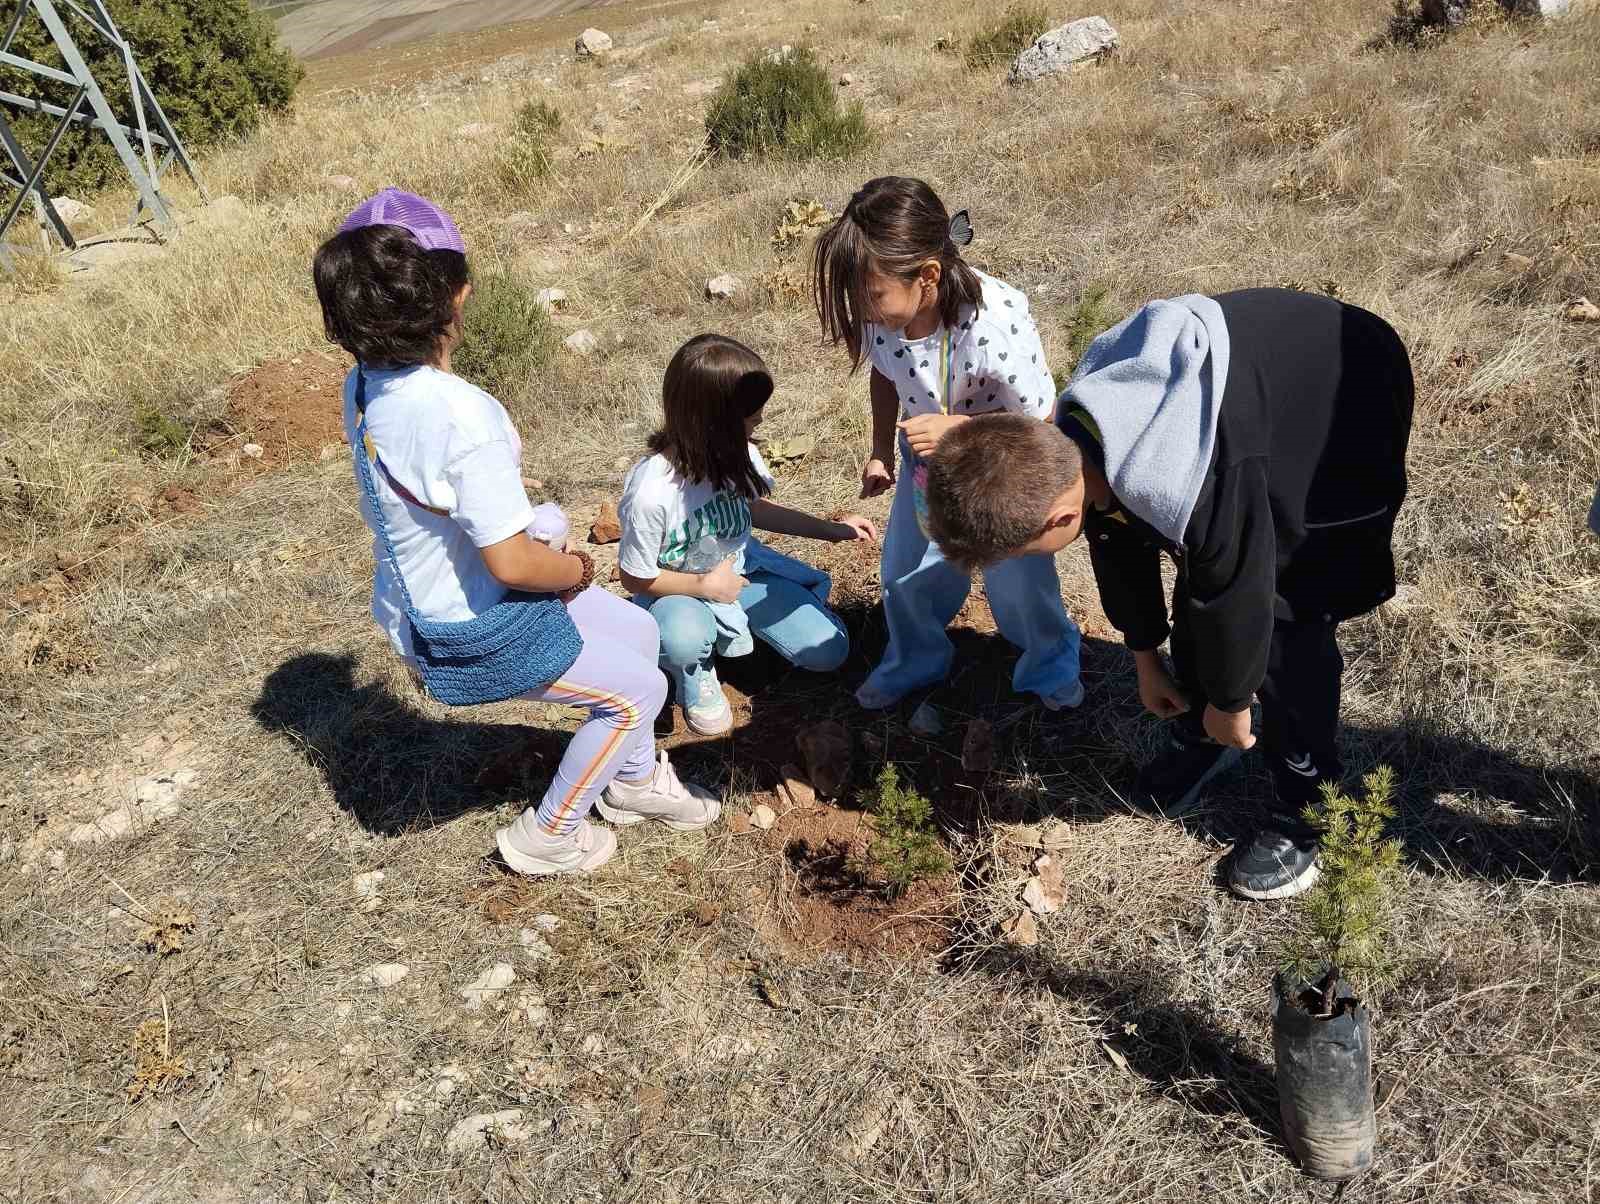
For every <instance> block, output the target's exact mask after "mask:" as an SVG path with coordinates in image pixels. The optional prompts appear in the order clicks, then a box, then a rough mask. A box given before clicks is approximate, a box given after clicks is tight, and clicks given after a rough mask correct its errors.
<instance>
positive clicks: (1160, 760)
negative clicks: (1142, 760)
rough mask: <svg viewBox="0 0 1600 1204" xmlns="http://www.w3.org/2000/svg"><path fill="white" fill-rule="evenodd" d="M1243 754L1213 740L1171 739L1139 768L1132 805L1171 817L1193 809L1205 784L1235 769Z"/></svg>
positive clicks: (1173, 817)
mask: <svg viewBox="0 0 1600 1204" xmlns="http://www.w3.org/2000/svg"><path fill="white" fill-rule="evenodd" d="M1242 755H1243V754H1242V753H1241V752H1240V751H1239V750H1238V749H1237V748H1224V747H1223V746H1222V745H1220V744H1216V743H1213V742H1212V741H1210V740H1184V739H1182V738H1180V737H1178V736H1171V737H1169V739H1168V745H1167V748H1166V749H1165V750H1164V751H1162V752H1161V753H1160V754H1158V755H1157V757H1156V759H1155V760H1154V761H1152V762H1150V764H1148V765H1146V766H1145V767H1144V768H1143V769H1141V770H1140V771H1139V777H1138V779H1137V780H1136V781H1135V782H1134V784H1133V805H1134V806H1136V807H1138V808H1139V809H1140V810H1141V811H1148V812H1151V813H1153V814H1156V815H1161V816H1165V817H1166V818H1168V819H1176V818H1177V817H1178V816H1180V815H1186V814H1188V813H1189V812H1190V811H1193V810H1194V808H1195V806H1196V804H1198V803H1199V801H1200V792H1201V790H1202V789H1204V787H1205V784H1206V783H1207V782H1209V781H1210V780H1211V779H1212V778H1214V777H1216V776H1217V775H1218V774H1219V773H1223V772H1224V771H1226V770H1228V769H1230V768H1232V767H1233V766H1234V765H1236V764H1237V763H1238V761H1239V758H1240V756H1242Z"/></svg>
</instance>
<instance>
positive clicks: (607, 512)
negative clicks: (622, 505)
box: [589, 498, 622, 544]
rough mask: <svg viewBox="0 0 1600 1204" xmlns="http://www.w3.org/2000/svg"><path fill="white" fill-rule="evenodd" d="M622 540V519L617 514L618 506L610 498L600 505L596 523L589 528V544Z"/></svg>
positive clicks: (596, 514) (596, 513) (595, 517)
mask: <svg viewBox="0 0 1600 1204" xmlns="http://www.w3.org/2000/svg"><path fill="white" fill-rule="evenodd" d="M621 538H622V518H621V516H620V515H618V514H617V504H616V503H615V502H613V501H612V500H611V499H610V498H607V499H606V500H605V501H603V502H601V503H600V509H599V510H598V511H596V512H595V516H594V522H593V523H591V524H590V526H589V542H590V543H592V544H608V543H616V542H617V541H618V540H620V539H621Z"/></svg>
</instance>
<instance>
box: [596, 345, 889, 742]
mask: <svg viewBox="0 0 1600 1204" xmlns="http://www.w3.org/2000/svg"><path fill="white" fill-rule="evenodd" d="M772 388H773V386H772V374H771V373H769V372H768V371H767V366H766V365H765V364H764V363H762V362H761V357H760V356H758V355H757V354H756V353H755V352H754V351H751V350H750V349H749V348H748V347H746V346H744V345H743V344H742V343H737V342H735V341H734V340H733V339H730V338H725V337H724V336H722V335H717V334H703V335H699V336H697V337H695V338H692V339H690V340H689V341H688V342H687V343H685V344H684V345H683V346H682V347H680V348H679V349H678V352H677V354H676V355H674V356H673V357H672V362H671V363H670V364H668V365H667V375H666V379H665V381H664V382H663V384H662V389H661V395H662V408H663V410H664V411H665V419H666V420H665V422H664V424H663V425H662V427H661V429H660V430H659V431H658V432H656V434H654V435H653V436H651V438H650V451H651V453H652V454H651V455H649V456H647V457H646V458H645V459H643V460H640V461H639V462H638V463H637V464H635V465H634V466H633V468H632V469H630V470H629V472H628V476H627V480H626V481H625V483H624V485H623V491H622V504H621V506H620V507H619V508H618V509H619V511H620V514H621V517H622V548H621V551H620V553H619V554H618V563H619V565H620V567H621V572H622V583H623V585H624V586H626V587H627V588H628V589H629V590H631V591H632V592H633V594H634V599H635V601H637V602H638V603H639V604H640V605H641V606H643V607H645V608H647V609H648V610H649V611H650V613H651V615H652V616H654V618H655V620H656V623H657V624H658V625H659V626H660V628H661V664H662V667H663V668H665V669H666V670H667V671H668V672H669V673H670V674H672V676H673V678H674V680H675V681H676V683H677V687H678V701H679V703H680V704H681V705H682V706H683V711H684V720H685V722H686V723H687V724H688V725H689V727H690V729H691V730H693V731H696V732H699V733H701V734H703V735H708V736H711V735H718V734H720V733H722V732H725V731H727V730H728V729H729V728H730V727H732V726H733V711H732V709H731V708H730V707H729V706H728V700H727V697H726V696H725V695H724V694H723V692H722V685H721V683H720V682H719V681H718V680H717V670H716V663H715V656H716V654H718V653H720V654H722V655H723V656H743V655H745V654H746V653H748V652H749V651H750V650H751V648H752V647H753V646H754V645H753V643H752V636H753V637H754V638H755V639H759V640H761V641H762V642H763V643H765V644H768V645H770V646H771V647H773V648H775V649H776V650H777V651H778V652H779V653H781V654H782V656H783V657H784V659H785V660H787V661H788V662H789V663H790V664H792V665H796V666H798V667H799V668H802V669H811V670H814V671H816V672H821V673H825V672H829V671H831V670H834V669H837V668H838V667H839V666H840V665H841V664H842V663H843V662H844V658H845V654H846V653H847V652H848V651H849V649H850V641H849V637H848V636H847V635H846V634H845V629H844V624H842V623H841V622H839V619H838V616H836V615H835V614H834V613H833V612H832V611H831V610H829V609H828V605H827V603H828V590H829V588H830V586H831V582H830V581H829V579H828V575H827V574H826V573H824V572H822V571H821V570H819V569H814V568H812V567H811V566H810V565H808V564H804V563H802V562H801V561H798V560H794V559H792V558H791V557H788V556H784V555H781V554H780V553H778V552H774V551H773V550H772V549H771V548H768V547H767V546H766V545H765V544H763V543H762V542H761V541H760V540H758V539H755V538H753V537H752V536H751V534H750V532H751V530H752V528H753V529H754V530H757V531H771V532H773V533H774V534H779V535H798V536H800V537H802V538H805V539H825V540H829V541H830V542H838V541H840V540H847V539H876V538H877V535H878V532H877V529H876V528H875V527H874V526H873V525H872V523H871V522H869V521H868V520H867V519H864V518H862V517H860V516H859V515H855V514H847V515H845V516H844V517H843V518H842V519H840V520H839V521H838V522H828V521H826V520H824V519H820V518H815V517H813V516H812V515H809V514H805V513H803V512H801V511H799V510H790V509H789V508H787V507H785V506H779V505H776V504H774V503H773V502H770V501H768V500H767V495H768V494H769V493H771V492H772V476H771V474H770V473H768V471H767V466H766V464H765V463H764V462H763V461H762V459H761V453H760V452H758V451H757V450H756V449H755V447H754V446H753V445H752V444H751V443H750V436H751V435H752V434H754V432H755V429H756V427H757V426H758V425H759V424H760V422H761V416H762V412H763V410H764V409H765V407H766V404H767V399H768V398H769V397H771V396H772Z"/></svg>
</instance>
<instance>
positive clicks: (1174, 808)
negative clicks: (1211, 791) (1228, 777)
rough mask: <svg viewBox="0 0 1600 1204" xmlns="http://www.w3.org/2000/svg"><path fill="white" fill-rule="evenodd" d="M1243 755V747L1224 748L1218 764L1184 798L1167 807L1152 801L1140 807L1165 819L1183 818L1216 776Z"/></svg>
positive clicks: (1197, 802)
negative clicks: (1146, 805)
mask: <svg viewBox="0 0 1600 1204" xmlns="http://www.w3.org/2000/svg"><path fill="white" fill-rule="evenodd" d="M1243 757H1244V750H1242V749H1238V748H1228V749H1224V750H1223V752H1222V755H1221V756H1220V757H1218V758H1217V760H1216V764H1214V765H1213V766H1212V767H1211V768H1210V769H1208V770H1206V772H1205V774H1204V775H1203V776H1202V777H1201V778H1200V780H1199V781H1198V782H1196V783H1195V784H1194V785H1193V786H1191V787H1189V790H1188V793H1186V794H1185V795H1184V796H1183V797H1182V798H1178V799H1174V800H1173V801H1172V802H1171V803H1169V804H1167V805H1166V806H1165V807H1161V806H1157V805H1156V804H1155V803H1153V802H1152V803H1151V804H1150V805H1149V806H1148V807H1142V808H1140V809H1141V810H1143V811H1146V812H1148V813H1149V814H1152V815H1159V816H1161V817H1162V818H1163V819H1182V818H1183V817H1184V816H1185V815H1188V814H1189V812H1191V811H1193V810H1194V809H1195V808H1196V807H1198V806H1199V805H1200V796H1201V794H1202V793H1203V792H1204V790H1205V788H1206V787H1207V786H1209V785H1210V784H1211V783H1212V781H1214V780H1215V779H1216V778H1219V777H1221V776H1222V775H1223V774H1225V773H1227V772H1228V770H1230V769H1232V768H1233V767H1234V766H1235V765H1237V764H1238V763H1239V761H1240V760H1241V759H1242V758H1243Z"/></svg>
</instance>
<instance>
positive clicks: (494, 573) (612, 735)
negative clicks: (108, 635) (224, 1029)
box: [313, 188, 721, 874]
mask: <svg viewBox="0 0 1600 1204" xmlns="http://www.w3.org/2000/svg"><path fill="white" fill-rule="evenodd" d="M313 275H314V278H315V282H316V288H317V298H318V300H319V301H320V302H321V304H322V315H323V321H324V324H325V325H326V328H327V332H328V337H329V338H330V339H332V340H333V341H334V342H336V343H338V344H339V345H340V346H342V347H343V348H344V349H345V350H346V351H348V352H349V353H350V354H351V355H352V356H354V357H355V360H356V366H355V368H354V370H353V371H352V372H351V373H350V377H349V379H348V380H347V381H346V382H345V390H344V423H345V430H346V432H347V434H348V435H349V437H350V447H351V454H352V465H353V466H354V467H355V469H356V477H357V480H358V481H370V482H371V491H370V493H369V491H368V489H367V488H366V487H365V486H363V488H362V493H361V513H362V517H363V519H365V521H366V524H367V526H368V527H369V528H371V529H372V531H373V533H374V536H375V538H374V540H373V556H374V559H375V561H376V573H375V576H374V581H373V590H372V613H373V616H374V617H375V618H376V619H377V620H378V623H379V625H380V626H381V627H383V628H384V630H385V631H387V632H388V635H389V640H390V643H391V644H392V645H393V647H394V650H395V651H396V652H397V653H398V654H399V655H400V656H401V657H404V658H406V659H407V660H408V661H410V662H411V663H412V665H413V666H414V667H415V666H416V664H417V660H416V657H415V655H414V654H415V650H416V644H415V635H416V633H415V631H414V629H413V625H412V622H411V619H410V617H409V615H408V612H407V608H406V601H407V592H409V600H410V603H411V606H412V608H413V611H414V612H415V613H416V614H418V615H419V616H420V617H421V618H422V619H425V620H435V621H439V622H446V623H454V622H465V621H468V620H472V619H474V618H476V617H477V616H480V615H481V614H483V612H484V611H486V610H488V609H489V608H490V607H492V606H494V605H495V604H497V603H499V602H501V601H503V600H505V599H506V598H507V595H508V593H509V592H510V591H514V590H515V591H522V592H525V593H528V594H536V595H545V596H546V597H548V596H549V595H555V596H556V597H558V598H560V600H561V601H562V602H564V603H565V604H566V607H567V613H568V617H569V618H570V619H571V621H572V625H573V626H575V627H576V629H577V634H578V636H580V637H581V639H582V648H581V650H580V651H578V652H577V654H576V659H575V660H573V659H571V657H572V652H571V649H572V647H573V643H574V642H573V641H572V640H571V639H570V629H568V628H567V626H566V624H565V623H564V622H563V623H562V624H561V627H562V629H563V632H565V638H564V639H562V640H560V641H556V640H552V641H548V642H547V644H548V646H551V647H559V648H560V649H561V651H560V653H559V654H551V673H550V678H549V679H548V681H547V682H546V684H544V685H543V686H541V687H539V688H537V689H534V690H532V691H531V692H529V693H527V694H524V695H522V697H524V698H527V699H530V700H537V701H543V702H561V703H567V704H570V705H572V706H575V707H579V708H581V709H583V710H586V711H587V712H588V713H589V719H588V721H587V722H585V723H584V724H583V726H582V727H580V728H579V729H578V731H577V733H576V735H574V736H573V738H572V741H571V743H569V744H568V745H567V750H566V753H565V754H564V755H563V756H562V758H561V764H560V765H559V766H558V767H557V769H556V773H555V777H554V778H553V780H552V781H551V783H550V787H549V789H548V790H546V791H545V794H544V797H543V798H542V799H541V800H540V801H539V803H538V804H537V805H535V806H530V807H529V808H528V809H527V810H526V811H524V812H523V813H522V815H521V816H520V817H519V818H518V819H517V820H516V822H514V823H512V824H511V825H510V826H508V827H505V828H502V829H501V830H500V831H499V832H498V833H496V842H497V844H498V845H499V848H500V853H501V856H502V857H503V858H504V860H505V862H506V864H507V865H509V866H510V867H511V868H512V869H515V870H517V871H519V872H522V873H527V874H563V873H574V872H579V871H585V870H591V869H594V868H595V867H596V866H599V865H601V864H602V863H604V862H605V861H607V860H608V859H609V858H610V857H611V856H612V854H613V853H614V852H615V851H616V847H617V840H616V837H615V836H614V835H612V833H611V832H610V831H608V830H606V829H604V828H598V827H594V826H591V825H590V823H589V822H588V820H587V818H586V816H587V815H588V813H589V810H590V808H591V807H597V808H598V809H599V811H600V813H601V814H602V815H604V816H605V817H606V818H607V819H608V820H610V821H611V822H612V823H614V824H618V825H627V824H634V823H639V822H641V821H643V820H646V819H654V820H659V821H661V822H663V823H665V824H667V825H668V826H669V827H671V828H674V829H676V830H679V831H692V830H696V829H699V828H705V827H708V826H709V825H711V824H712V823H714V822H715V821H716V819H717V816H718V814H719V813H720V810H721V808H720V805H719V804H718V802H717V800H716V798H715V797H714V796H713V795H712V794H711V793H710V792H709V791H707V790H704V789H702V788H700V787H698V786H692V785H689V784H686V783H684V782H681V781H680V780H679V779H678V776H677V774H676V773H674V772H673V769H672V766H671V765H670V764H669V763H668V761H667V755H666V753H665V752H663V753H662V754H661V756H660V759H659V760H657V758H656V755H655V735H654V722H655V718H656V715H657V714H659V713H660V710H661V707H662V705H663V704H664V702H665V701H666V691H667V683H666V679H665V678H664V677H663V676H662V673H661V670H660V669H659V668H658V667H657V665H656V659H657V655H658V650H659V649H658V639H657V636H656V627H655V624H654V623H652V622H650V621H649V619H648V618H646V617H645V616H643V615H641V614H640V613H639V611H638V609H637V608H636V607H634V606H632V605H631V604H629V603H628V602H627V601H626V600H624V599H622V598H618V597H616V596H615V595H613V594H609V593H607V592H606V591H604V590H602V589H598V588H591V587H590V581H591V579H592V577H593V572H594V566H593V565H592V564H591V563H590V561H589V559H588V557H587V556H585V555H584V554H583V553H581V552H574V551H573V550H572V549H571V548H570V546H569V547H567V548H566V549H565V550H562V549H561V548H557V547H551V546H548V545H547V544H545V543H543V542H539V541H538V540H536V539H533V538H530V536H529V533H528V530H529V528H530V526H531V527H532V528H533V530H534V531H535V532H536V533H538V532H539V531H540V530H541V527H540V526H539V525H538V524H537V523H536V519H537V517H538V516H536V514H535V511H534V507H533V506H531V505H530V504H529V502H528V495H527V493H526V492H525V491H524V490H523V486H522V474H521V467H520V462H521V456H522V443H521V441H520V440H519V439H518V438H517V432H516V430H515V428H513V427H512V425H511V420H510V418H509V417H508V416H507V414H506V411H505V409H504V407H503V406H501V405H500V403H499V402H498V401H496V400H495V399H494V398H492V397H490V396H489V395H488V394H487V393H485V392H483V391H482V390H481V389H477V388H474V387H473V386H472V385H470V384H468V383H467V382H466V381H464V380H462V379H461V378H460V377H458V376H454V375H452V374H451V371H450V355H451V352H452V351H453V350H454V348H455V347H456V345H457V344H458V343H459V342H460V339H461V310H462V306H463V304H464V303H465V302H466V300H467V296H468V294H469V293H470V292H471V284H470V282H469V277H468V275H467V261H466V247H465V245H464V243H463V242H462V239H461V234H460V232H459V231H458V230H457V229H456V226H455V223H454V222H452V221H451V220H450V218H449V217H448V216H447V215H446V214H445V213H444V212H443V211H441V210H440V209H438V208H437V207H436V206H434V205H433V204H431V203H430V202H428V201H426V200H424V199H423V198H421V197H418V196H413V195H412V194H410V193H404V192H400V191H399V190H398V189H393V188H391V189H387V190H385V191H384V192H381V193H379V194H378V195H377V196H375V197H372V198H371V199H369V200H368V201H366V202H364V203H363V204H362V205H361V206H360V207H359V208H358V209H356V211H355V212H354V213H352V214H351V215H350V216H349V217H348V218H346V219H345V221H344V223H343V225H341V226H340V228H339V233H338V234H336V235H335V236H334V237H333V238H331V239H329V240H328V241H327V242H326V243H324V244H323V246H322V247H321V249H319V250H318V252H317V256H316V263H315V265H314V269H313ZM363 417H364V418H365V438H364V439H363V438H362V437H361V431H360V430H358V428H359V427H360V426H361V423H362V419H363ZM363 457H364V458H366V460H367V464H365V465H363V464H362V463H361V462H360V458H363ZM391 548H392V555H391V551H390V549H391ZM397 574H398V579H397ZM402 583H403V585H402ZM531 604H532V603H530V605H531ZM548 609H549V607H548V604H545V605H544V609H543V610H537V611H529V612H528V613H530V614H541V615H542V614H544V613H545V612H547V611H548ZM557 613H559V612H557ZM540 622H541V623H545V622H547V620H545V619H543V618H541V619H540ZM531 643H533V642H532V641H530V644H531ZM520 646H521V645H519V647H520ZM542 654H543V653H541V655H542ZM558 660H559V663H555V662H556V661H558ZM519 664H522V665H523V666H524V676H526V675H528V674H539V673H542V672H543V669H544V665H543V663H540V664H537V665H535V666H534V667H532V668H529V667H527V662H525V661H519ZM532 680H535V681H537V680H541V678H540V677H538V676H534V677H532Z"/></svg>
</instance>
